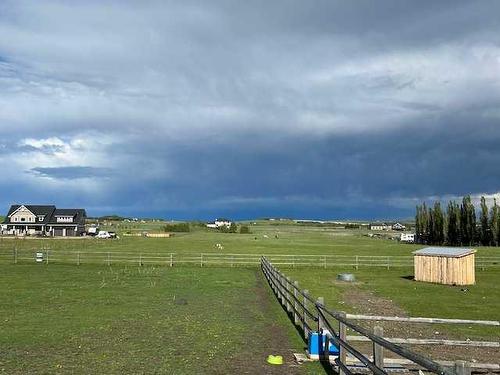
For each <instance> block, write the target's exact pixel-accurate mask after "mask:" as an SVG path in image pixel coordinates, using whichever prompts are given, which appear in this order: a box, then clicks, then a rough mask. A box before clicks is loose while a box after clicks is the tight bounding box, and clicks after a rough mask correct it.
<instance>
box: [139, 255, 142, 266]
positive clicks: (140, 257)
mask: <svg viewBox="0 0 500 375" xmlns="http://www.w3.org/2000/svg"><path fill="white" fill-rule="evenodd" d="M139 266H142V254H139Z"/></svg>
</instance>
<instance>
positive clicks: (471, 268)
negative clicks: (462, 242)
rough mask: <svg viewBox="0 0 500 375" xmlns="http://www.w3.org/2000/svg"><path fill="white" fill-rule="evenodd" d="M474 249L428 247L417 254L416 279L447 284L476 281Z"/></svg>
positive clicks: (415, 258) (468, 283) (415, 260)
mask: <svg viewBox="0 0 500 375" xmlns="http://www.w3.org/2000/svg"><path fill="white" fill-rule="evenodd" d="M475 252H476V250H474V249H466V248H457V247H426V248H424V249H421V250H417V251H415V252H413V254H415V257H414V262H415V280H417V281H427V282H430V283H439V284H447V285H472V284H475V283H476V275H475V262H474V253H475Z"/></svg>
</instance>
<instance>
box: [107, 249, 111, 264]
mask: <svg viewBox="0 0 500 375" xmlns="http://www.w3.org/2000/svg"><path fill="white" fill-rule="evenodd" d="M110 265H111V256H110V254H109V251H108V266H110Z"/></svg>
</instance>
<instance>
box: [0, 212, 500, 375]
mask: <svg viewBox="0 0 500 375" xmlns="http://www.w3.org/2000/svg"><path fill="white" fill-rule="evenodd" d="M249 226H250V230H251V232H252V233H251V234H230V233H218V232H213V231H208V230H206V229H204V228H201V227H195V229H194V230H193V231H192V232H190V233H176V234H175V235H174V236H173V237H171V238H144V237H127V236H123V234H124V232H126V231H128V232H133V231H141V230H143V229H148V230H151V229H153V230H155V229H156V230H158V229H159V228H160V224H156V223H155V224H145V225H144V227H142V226H141V225H140V224H135V227H134V228H130V226H129V227H127V226H118V227H111V228H107V229H108V230H113V229H115V230H117V232H118V234H119V235H120V239H119V240H96V239H9V238H2V239H0V254H1V256H0V281H1V282H2V285H4V286H5V285H9V287H8V288H5V287H4V288H2V290H1V291H0V316H2V320H0V329H1V331H2V332H3V333H4V334H3V335H2V336H1V337H0V352H1V353H2V356H1V358H0V372H1V371H4V372H6V373H16V372H17V373H25V372H30V373H57V372H60V373H65V372H74V373H86V372H89V369H90V370H91V371H90V372H94V373H123V372H144V373H150V372H157V373H173V372H175V373H179V374H182V373H193V372H199V373H220V374H223V373H233V372H238V373H245V371H246V373H272V372H270V371H274V372H275V373H308V372H310V373H318V371H320V367H319V366H317V365H314V364H312V365H301V366H300V367H295V366H292V367H288V366H291V364H293V362H292V361H291V359H290V355H291V353H292V352H303V350H304V348H303V345H304V343H303V341H302V339H301V338H300V335H299V333H298V332H297V331H296V330H295V329H294V328H293V326H292V325H291V324H290V322H289V320H288V317H287V316H286V314H285V313H284V312H283V310H282V309H281V308H280V307H279V305H278V304H277V303H276V301H275V300H274V297H273V296H272V294H271V293H270V291H269V288H268V287H267V285H266V284H265V281H264V279H263V277H262V275H261V274H260V271H259V269H258V267H256V266H252V265H250V266H247V267H244V266H241V265H240V266H236V267H234V268H231V267H217V266H212V267H203V268H202V267H199V266H196V265H194V264H193V265H189V264H187V265H183V266H182V267H177V266H174V267H168V266H167V265H161V266H152V265H147V266H143V267H139V266H138V265H137V263H131V264H128V265H127V264H112V265H111V266H107V265H106V263H105V261H103V262H100V264H85V263H84V262H83V263H82V265H81V266H77V265H76V264H75V262H74V261H73V260H71V262H69V263H68V262H66V263H65V262H60V263H58V262H54V263H52V262H51V263H50V264H48V265H47V264H45V263H44V264H35V262H34V260H33V259H32V258H29V259H28V260H21V261H19V262H18V264H15V265H14V264H13V257H12V254H13V249H17V251H18V252H19V253H20V254H22V253H23V252H25V253H28V252H33V251H37V250H41V249H50V251H51V252H53V253H57V252H58V251H59V252H62V251H64V252H68V253H76V252H78V251H84V252H86V253H95V254H98V253H105V252H112V253H113V254H119V253H123V254H125V253H126V254H136V255H137V254H145V255H147V254H158V253H160V254H168V253H176V254H183V255H186V256H187V255H189V254H199V253H213V254H217V253H220V252H224V253H233V254H255V255H260V254H268V255H272V254H275V255H276V254H295V255H315V254H316V255H329V256H346V255H349V256H353V255H359V256H402V255H404V256H409V255H411V252H412V251H414V250H416V249H418V248H420V247H421V246H418V245H407V244H400V243H398V242H397V241H392V240H387V239H378V238H369V237H366V236H365V235H364V234H366V233H364V232H363V231H360V230H345V229H339V228H336V227H333V226H324V225H320V226H315V225H296V224H292V223H290V222H284V223H280V222H277V223H271V222H267V221H258V222H256V224H252V223H250V225H249ZM215 244H221V245H222V246H223V250H221V249H218V248H217V247H216V246H215ZM498 255H500V249H498V248H478V257H481V256H483V257H488V256H489V257H493V256H498ZM72 259H73V258H72ZM280 268H282V269H283V271H285V273H286V274H287V275H289V276H291V277H292V278H293V279H295V280H298V281H299V282H300V285H301V287H302V288H307V289H309V290H310V291H311V293H312V294H313V295H315V296H323V297H325V300H326V303H327V304H328V305H329V306H331V307H333V308H336V309H338V310H343V311H347V312H352V313H367V314H370V313H371V314H384V313H385V314H386V315H398V314H399V315H410V316H438V317H449V318H468V319H495V320H498V319H499V318H500V316H499V313H498V311H500V302H499V301H500V290H499V289H498V287H497V285H498V282H500V267H498V265H496V266H491V267H486V268H485V269H484V270H481V269H478V270H477V285H474V286H470V287H467V288H460V287H452V286H444V285H433V284H424V283H417V282H414V281H413V280H411V278H410V277H409V276H411V275H412V273H413V270H412V268H411V267H391V268H390V269H386V268H385V267H363V266H361V267H359V269H357V270H356V269H354V268H353V267H351V266H336V265H335V264H331V265H330V264H329V266H328V267H327V268H326V269H325V268H322V267H296V268H292V267H291V266H288V267H287V266H283V267H280ZM340 272H353V273H354V274H355V275H356V277H357V279H358V282H357V283H355V284H353V285H349V286H348V285H345V284H342V283H339V282H337V281H336V280H335V276H336V275H337V274H338V273H340ZM462 289H466V290H462ZM184 302H186V304H184ZM498 331H499V330H498V328H497V327H493V328H492V327H481V326H476V327H469V326H460V327H457V326H444V327H442V326H440V327H439V334H438V335H437V336H439V337H452V338H453V337H460V338H465V337H467V338H470V339H481V338H482V339H489V340H498V337H499V335H500V332H498ZM433 332H434V331H432V332H431V334H433ZM398 333H399V332H398ZM410 333H417V334H422V333H423V332H422V331H418V330H417V331H411V332H410ZM277 338H278V339H277ZM268 354H283V355H285V358H286V366H287V367H285V368H281V367H274V368H271V367H269V366H268V365H266V364H265V356H267V355H268ZM497 354H498V352H494V353H493V354H492V355H493V356H495V355H497ZM493 358H494V357H493ZM487 359H488V358H487ZM280 371H282V372H280Z"/></svg>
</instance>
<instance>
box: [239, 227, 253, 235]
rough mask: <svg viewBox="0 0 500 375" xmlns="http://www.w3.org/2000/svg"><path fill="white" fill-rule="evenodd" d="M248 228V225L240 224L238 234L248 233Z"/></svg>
mask: <svg viewBox="0 0 500 375" xmlns="http://www.w3.org/2000/svg"><path fill="white" fill-rule="evenodd" d="M250 233H251V232H250V228H249V227H248V225H242V226H241V227H240V234H250Z"/></svg>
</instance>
